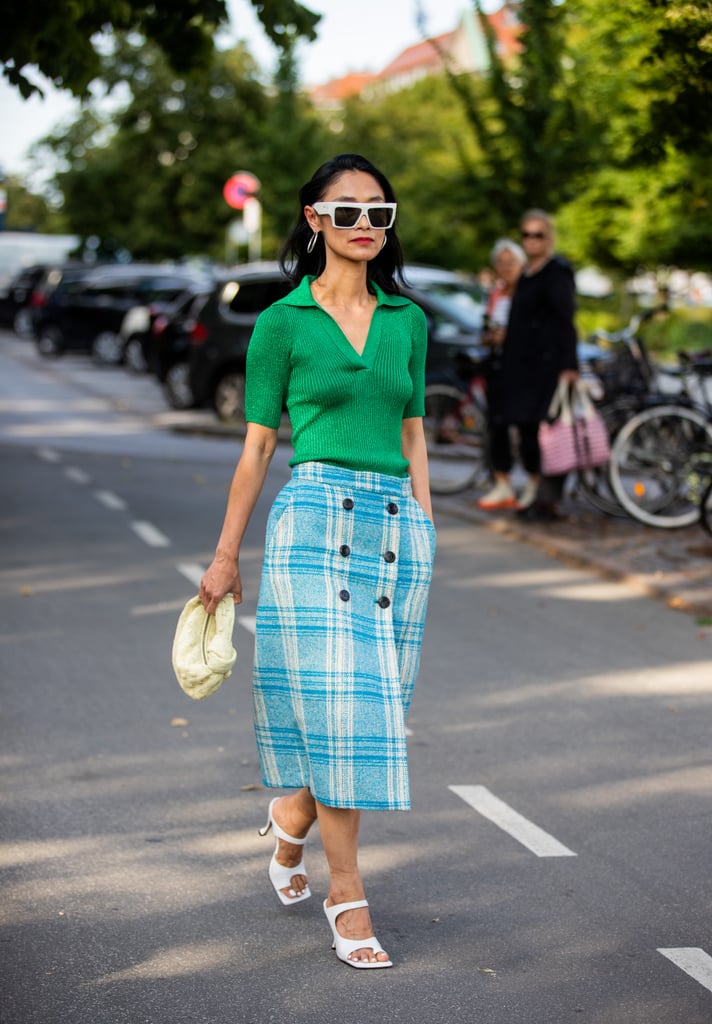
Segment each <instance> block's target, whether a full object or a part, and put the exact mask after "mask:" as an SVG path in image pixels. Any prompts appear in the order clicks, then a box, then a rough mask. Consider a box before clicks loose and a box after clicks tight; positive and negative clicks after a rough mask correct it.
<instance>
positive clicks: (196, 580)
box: [176, 562, 205, 590]
mask: <svg viewBox="0 0 712 1024" xmlns="http://www.w3.org/2000/svg"><path fill="white" fill-rule="evenodd" d="M176 569H177V570H178V572H179V573H180V574H181V576H185V578H186V579H187V580H188V582H189V583H192V584H193V585H194V587H195V589H196V590H197V589H198V587H199V586H200V581H201V580H202V578H203V574H204V572H205V569H204V568H203V567H202V565H198V563H197V562H180V563H179V564H178V565H177V566H176Z"/></svg>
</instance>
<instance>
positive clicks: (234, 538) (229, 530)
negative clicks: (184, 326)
mask: <svg viewBox="0 0 712 1024" xmlns="http://www.w3.org/2000/svg"><path fill="white" fill-rule="evenodd" d="M276 447H277V431H276V430H272V429H271V428H269V427H263V426H260V425H259V424H257V423H248V424H247V434H246V436H245V443H244V446H243V449H242V455H241V456H240V460H239V462H238V463H237V466H236V468H235V473H234V475H233V478H232V483H231V484H230V494H229V496H228V500H227V510H226V512H225V520H224V522H223V527H222V530H221V532H220V537H219V539H218V544H217V548H216V550H215V557H214V559H213V561H212V562H211V564H210V566H209V567H208V569H207V570H206V572H205V575H204V576H203V579H202V580H201V583H200V589H199V591H198V593H199V595H200V600H201V601H202V602H203V607H204V608H205V610H206V611H207V612H208V613H209V614H211V615H212V614H214V612H215V609H216V608H217V606H218V605H219V604H220V601H221V600H222V599H223V597H224V596H225V595H226V594H232V595H233V598H234V600H235V604H240V602H241V601H242V582H241V580H240V570H239V566H238V559H239V555H240V544H241V543H242V537H243V534H244V532H245V529H246V528H247V524H248V522H249V521H250V516H251V515H252V512H253V509H254V507H255V505H256V504H257V499H258V498H259V496H260V492H261V490H262V487H263V485H264V482H265V477H266V476H267V470H268V469H269V464H270V461H271V459H272V456H273V455H274V450H275V448H276Z"/></svg>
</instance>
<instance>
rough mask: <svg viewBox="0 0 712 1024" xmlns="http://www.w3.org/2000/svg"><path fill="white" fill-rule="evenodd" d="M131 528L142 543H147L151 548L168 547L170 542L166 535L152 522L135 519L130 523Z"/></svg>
mask: <svg viewBox="0 0 712 1024" xmlns="http://www.w3.org/2000/svg"><path fill="white" fill-rule="evenodd" d="M131 529H132V530H133V531H134V533H136V534H137V535H138V536H139V537H140V538H141V540H142V541H143V542H144V544H148V546H149V547H151V548H167V547H170V543H171V542H170V541H169V539H168V537H166V535H165V533H161V531H160V530H158V529H157V528H156V527H155V526H154V525H153V524H152V523H146V522H143V521H141V520H136V521H135V522H133V523H131Z"/></svg>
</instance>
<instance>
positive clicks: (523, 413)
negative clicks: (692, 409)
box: [492, 210, 578, 520]
mask: <svg viewBox="0 0 712 1024" xmlns="http://www.w3.org/2000/svg"><path fill="white" fill-rule="evenodd" d="M521 226H522V246H523V248H524V251H525V253H526V256H527V262H526V264H525V266H524V269H523V271H522V273H521V274H520V276H519V279H518V281H517V286H516V288H515V291H514V297H513V299H512V307H511V310H510V313H509V321H508V324H507V333H506V336H505V340H504V348H503V353H502V371H501V373H502V376H501V393H500V399H499V403H498V404H499V409H498V410H497V413H496V419H497V422H498V426H497V428H496V431H495V432H496V434H497V435H498V437H497V440H495V443H494V446H493V452H492V455H493V461H494V468H495V470H496V471H498V472H509V470H510V469H511V452H510V451H509V440H508V434H509V427H510V426H515V427H517V429H518V432H519V448H520V456H521V460H522V463H523V465H524V468H525V470H526V471H527V472H528V473H529V475H530V481H531V486H530V487H529V488H527V491H528V493H527V494H526V495H524V496H522V498H521V499H520V502H519V504H518V514H519V515H520V516H521V517H523V518H525V519H532V520H551V519H554V518H555V517H556V509H555V506H556V502H557V500H558V499H559V498H560V496H561V491H562V489H563V481H564V478H563V477H561V478H544V479H541V478H540V477H539V468H540V453H539V442H538V437H537V435H538V430H539V424H540V423H541V421H542V420H543V419H545V418H546V414H547V410H548V408H549V403H550V402H551V399H552V396H553V394H554V391H555V390H556V386H557V384H558V382H559V380H562V379H563V380H564V381H568V382H574V381H575V380H576V379H577V378H578V360H577V355H576V328H575V326H574V311H575V305H576V303H575V299H576V289H575V283H574V275H573V271H572V269H571V267H570V266H569V264H568V263H567V262H566V260H564V259H563V258H562V257H560V256H557V255H555V254H554V251H553V246H554V229H553V224H552V221H551V218H550V217H549V215H548V214H546V213H544V212H543V210H529V211H528V212H527V213H525V214H524V216H523V217H522V222H521Z"/></svg>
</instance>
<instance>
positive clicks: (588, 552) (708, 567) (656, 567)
mask: <svg viewBox="0 0 712 1024" xmlns="http://www.w3.org/2000/svg"><path fill="white" fill-rule="evenodd" d="M159 421H162V424H161V425H162V426H164V427H167V428H168V429H172V430H176V431H179V432H180V431H187V432H191V433H206V434H212V435H213V436H215V435H218V434H223V435H227V436H231V435H232V436H234V435H235V434H244V428H243V429H242V430H241V429H240V427H239V426H233V425H226V424H221V423H219V422H218V421H217V420H216V419H215V417H214V416H213V414H212V413H211V412H206V411H200V412H197V411H195V410H193V411H191V412H189V413H167V414H163V416H161V417H159ZM281 433H282V436H283V438H284V439H285V440H286V439H288V438H289V429H288V427H286V426H285V429H284V431H282V432H281ZM478 497H479V494H478V493H476V492H475V491H472V490H469V491H464V492H463V493H462V494H454V495H448V496H447V497H445V496H438V495H433V508H434V511H435V513H436V514H437V513H442V514H449V515H453V516H457V517H459V518H461V519H466V520H468V521H469V522H471V523H473V524H476V525H477V526H482V527H484V528H485V529H489V530H494V531H495V532H496V533H499V534H502V535H503V536H506V537H509V538H511V539H512V540H516V541H520V542H525V543H527V544H533V545H534V546H535V547H537V548H539V549H540V550H542V551H544V552H545V553H546V554H547V555H551V557H553V558H558V559H560V560H561V561H564V562H567V563H568V564H570V565H577V566H581V567H584V568H587V569H592V570H593V571H595V572H598V573H600V575H602V576H604V577H606V578H607V579H614V580H620V581H621V582H622V583H625V584H626V586H629V587H631V588H632V589H634V590H636V591H638V593H642V594H646V595H647V596H648V597H655V598H658V599H660V600H663V601H665V603H666V604H667V605H669V607H671V608H675V609H678V610H679V611H683V612H688V613H689V614H691V615H693V616H695V618H697V619H699V620H700V624H701V625H705V626H712V537H709V536H708V535H707V534H706V533H705V532H704V531H703V530H702V528H701V527H700V526H691V527H687V528H686V529H683V530H661V529H655V528H653V527H649V526H643V525H642V524H641V523H636V522H634V521H633V520H632V519H629V518H623V517H620V518H619V517H616V516H607V515H604V514H603V513H602V512H599V511H598V510H597V509H594V508H593V507H592V506H591V505H589V503H588V502H587V501H586V500H585V498H568V499H567V500H566V502H565V503H564V504H563V505H562V506H561V512H562V515H563V518H562V519H561V521H559V522H557V523H552V524H546V525H536V524H531V523H523V522H521V520H519V519H517V517H516V515H515V514H514V513H513V512H499V513H492V512H483V511H482V510H481V509H479V508H478V507H477V498H478Z"/></svg>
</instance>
